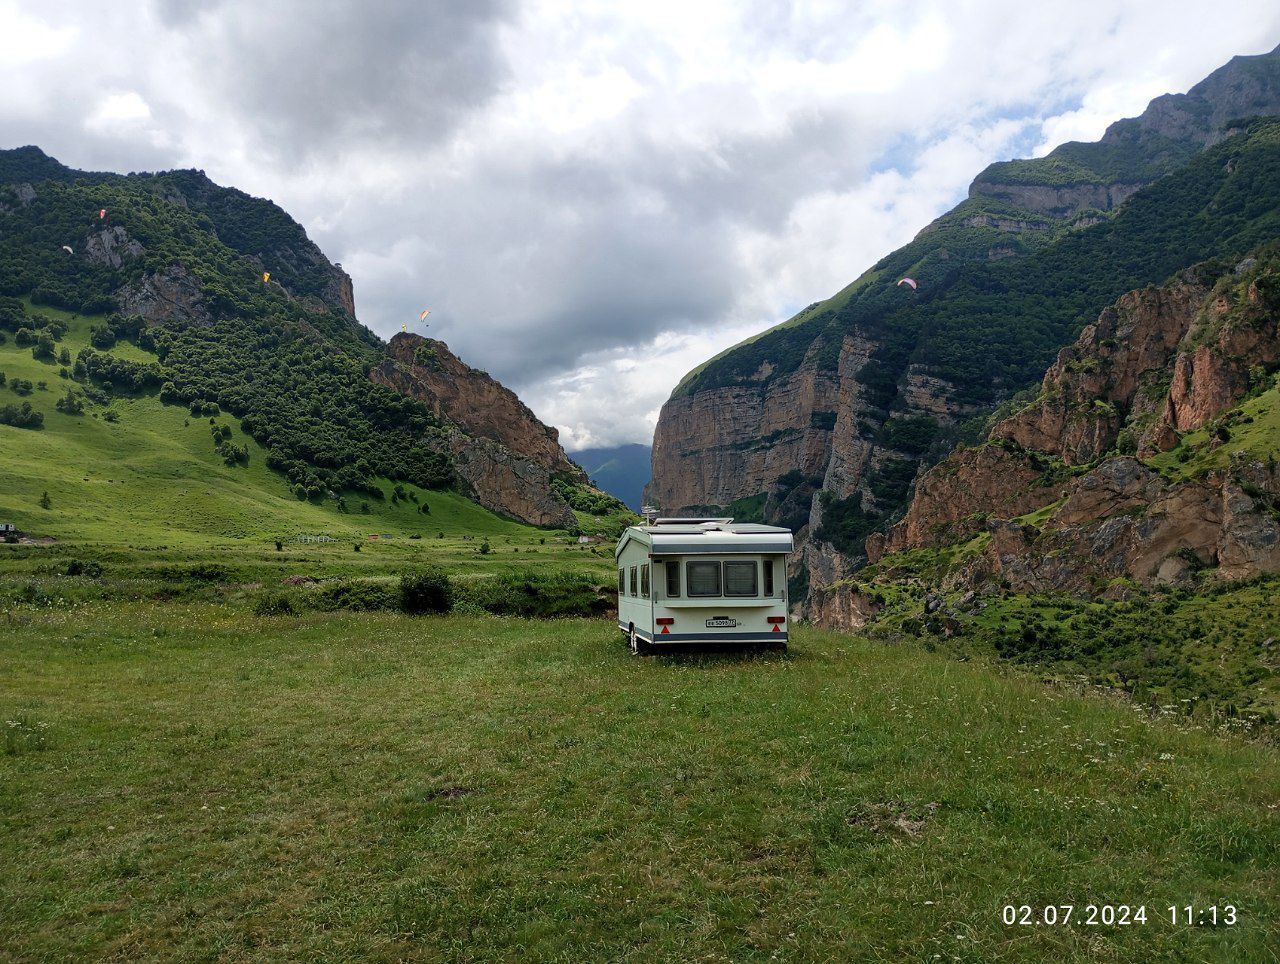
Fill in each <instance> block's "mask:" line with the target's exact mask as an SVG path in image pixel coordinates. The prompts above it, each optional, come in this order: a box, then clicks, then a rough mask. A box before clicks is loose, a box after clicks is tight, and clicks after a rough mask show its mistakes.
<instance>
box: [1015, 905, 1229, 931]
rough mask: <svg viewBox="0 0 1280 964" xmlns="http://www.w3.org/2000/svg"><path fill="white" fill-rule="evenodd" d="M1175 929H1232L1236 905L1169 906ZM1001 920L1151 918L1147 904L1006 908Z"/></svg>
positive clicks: (1111, 922)
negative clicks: (1187, 927)
mask: <svg viewBox="0 0 1280 964" xmlns="http://www.w3.org/2000/svg"><path fill="white" fill-rule="evenodd" d="M1163 916H1164V918H1165V919H1166V920H1168V921H1169V922H1170V923H1172V924H1173V925H1174V926H1178V925H1185V926H1189V927H1204V926H1209V927H1219V926H1225V927H1230V926H1231V925H1232V924H1234V923H1235V922H1236V919H1237V916H1238V911H1237V910H1236V907H1235V905H1233V904H1208V905H1206V906H1202V907H1197V906H1195V905H1193V904H1186V905H1183V906H1181V907H1178V906H1174V905H1170V906H1168V907H1167V908H1165V914H1164V915H1163ZM1000 919H1001V920H1002V921H1003V922H1004V923H1005V924H1007V925H1009V926H1011V927H1015V926H1034V925H1036V924H1042V925H1047V926H1049V927H1053V926H1063V925H1071V924H1075V925H1077V926H1083V927H1130V926H1133V925H1141V924H1146V923H1147V922H1148V921H1150V920H1152V919H1154V916H1152V917H1149V916H1148V914H1147V908H1146V905H1144V904H1084V905H1079V906H1078V905H1076V904H1045V905H1044V906H1043V907H1034V906H1032V905H1031V904H1006V905H1005V906H1004V907H1003V908H1002V909H1001V911H1000Z"/></svg>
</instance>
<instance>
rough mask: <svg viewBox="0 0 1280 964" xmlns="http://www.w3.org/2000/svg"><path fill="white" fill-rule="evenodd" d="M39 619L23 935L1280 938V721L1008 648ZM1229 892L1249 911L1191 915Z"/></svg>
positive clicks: (1261, 947)
mask: <svg viewBox="0 0 1280 964" xmlns="http://www.w3.org/2000/svg"><path fill="white" fill-rule="evenodd" d="M9 619H10V622H9V623H8V624H7V625H6V626H5V627H4V630H5V631H4V632H3V633H0V721H13V722H12V723H3V725H4V726H5V731H6V735H5V737H4V739H5V740H6V743H5V752H4V754H3V755H0V906H2V907H3V908H4V909H5V910H4V913H3V914H0V958H5V957H9V958H13V959H42V958H61V957H87V956H93V957H114V958H119V959H131V960H136V959H140V958H143V959H145V958H149V957H165V958H174V957H177V958H182V959H191V958H211V957H215V956H222V957H226V958H230V959H248V958H272V959H281V958H290V959H315V958H318V957H321V958H344V959H350V958H352V957H370V958H374V959H388V960H389V959H402V958H415V959H426V960H563V961H578V960H586V959H627V960H637V961H639V960H728V959H732V960H739V961H741V960H841V961H844V960H872V961H901V960H935V959H940V960H963V961H1040V960H1046V959H1054V958H1056V959H1060V960H1086V959H1087V960H1102V961H1127V960H1144V961H1145V960H1168V959H1178V960H1197V961H1198V960H1207V961H1218V960H1223V961H1225V960H1232V961H1251V960H1258V961H1266V960H1274V959H1275V957H1274V953H1275V952H1274V949H1275V947H1276V940H1277V937H1278V936H1280V931H1278V929H1277V928H1278V926H1280V879H1278V877H1277V866H1280V809H1278V808H1277V807H1278V804H1280V753H1277V752H1276V751H1275V750H1274V749H1273V748H1268V747H1265V746H1260V745H1254V744H1247V743H1244V742H1243V741H1240V740H1236V739H1227V738H1224V737H1220V736H1214V735H1211V734H1208V733H1203V732H1197V731H1192V730H1186V729H1177V728H1175V727H1173V726H1172V725H1170V724H1166V723H1162V722H1150V721H1148V720H1147V719H1146V718H1145V717H1143V716H1141V715H1140V714H1139V713H1138V712H1137V711H1136V709H1135V708H1134V707H1131V706H1127V705H1121V704H1116V703H1111V702H1107V701H1104V700H1101V699H1099V698H1096V697H1092V696H1080V695H1077V694H1074V693H1071V692H1067V691H1065V690H1060V689H1050V688H1046V687H1044V686H1043V685H1041V684H1039V683H1036V682H1034V681H1032V680H1030V679H1027V678H1025V677H1022V676H1019V675H1016V674H1006V673H1001V672H998V671H996V670H993V669H992V668H991V667H989V666H986V665H981V664H978V663H963V664H962V663H956V662H954V661H953V660H950V659H948V658H947V657H945V656H942V655H939V654H928V653H922V652H920V651H919V650H918V649H916V648H912V647H893V646H885V645H881V644H875V643H871V642H867V641H864V640H860V639H855V638H851V637H847V636H842V635H838V634H834V633H826V632H820V631H803V630H802V631H801V632H800V633H799V634H798V636H797V639H796V642H795V645H794V647H793V653H792V655H791V656H790V657H779V656H738V655H733V654H724V655H716V656H712V657H703V658H694V657H664V658H654V659H635V658H630V657H628V656H626V655H625V654H624V651H623V646H622V644H621V642H620V640H619V639H617V638H615V634H614V632H613V631H612V630H611V629H610V627H609V625H608V624H607V623H605V622H597V621H586V620H567V621H558V622H530V621H519V620H502V619H492V618H475V619H472V618H463V617H449V618H427V619H418V620H413V619H408V618H405V617H402V616H396V615H389V614H385V615H384V614H368V615H354V614H343V615H326V614H313V615H306V616H300V617H296V618H274V619H257V618H249V617H246V616H245V615H244V613H243V612H239V611H236V610H234V609H232V608H230V607H225V606H206V605H203V604H199V605H178V604H172V605H167V606H160V607H156V606H136V607H135V606H133V605H130V604H123V605H121V604H115V605H111V606H109V607H108V606H105V605H97V604H94V605H90V606H88V607H80V608H78V609H75V610H72V611H61V612H59V611H54V612H47V613H31V612H30V611H28V610H14V611H13V612H12V613H11V615H10V617H9ZM13 724H17V725H13ZM1090 902H1092V903H1097V904H1103V903H1110V904H1128V905H1137V904H1144V905H1145V906H1146V908H1147V914H1148V923H1146V924H1145V925H1130V926H1128V927H1106V926H1088V925H1086V924H1084V923H1082V922H1081V918H1082V917H1083V915H1084V905H1085V904H1087V903H1090ZM1214 902H1217V903H1219V904H1220V905H1221V904H1223V903H1232V904H1234V905H1235V906H1236V907H1237V908H1238V909H1239V910H1238V913H1239V922H1238V923H1237V924H1236V925H1235V926H1233V927H1223V926H1219V927H1216V928H1215V927H1194V926H1185V925H1179V926H1176V927H1175V926H1174V925H1172V924H1170V923H1169V922H1168V917H1167V915H1168V911H1167V909H1166V908H1167V906H1168V905H1170V904H1178V905H1185V904H1188V903H1194V904H1195V905H1196V906H1197V907H1199V906H1201V905H1208V904H1211V903H1214ZM1011 903H1012V904H1024V903H1025V904H1031V905H1034V906H1037V907H1039V906H1042V905H1045V904H1050V903H1052V904H1068V903H1069V904H1074V905H1076V908H1077V909H1076V911H1075V917H1076V919H1075V921H1073V923H1072V924H1071V925H1069V926H1056V927H1048V926H1044V925H1041V926H1026V927H1017V926H1014V927H1008V926H1005V925H1003V924H1002V923H1001V909H1002V907H1003V906H1004V905H1006V904H1011ZM937 955H940V957H939V956H937Z"/></svg>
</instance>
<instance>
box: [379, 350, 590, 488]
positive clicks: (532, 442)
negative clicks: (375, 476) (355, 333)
mask: <svg viewBox="0 0 1280 964" xmlns="http://www.w3.org/2000/svg"><path fill="white" fill-rule="evenodd" d="M369 377H370V378H372V379H373V380H374V381H375V382H378V383H379V384H381V385H386V386H387V387H388V388H391V389H394V390H395V391H397V392H400V393H401V394H402V395H407V396H409V397H410V398H416V399H418V400H419V401H420V402H424V403H425V404H426V405H427V406H428V407H430V408H431V410H432V411H433V412H435V414H436V415H437V416H439V417H440V418H441V419H443V420H445V421H447V422H450V423H452V424H454V425H456V426H458V427H459V428H460V429H462V431H464V432H466V433H467V434H468V435H470V436H472V437H474V438H481V439H490V440H492V441H494V442H498V443H499V444H501V445H503V446H505V447H506V448H507V449H509V450H510V451H511V452H512V453H514V454H515V455H517V456H520V457H522V458H524V459H526V460H528V461H529V462H532V463H533V464H535V465H538V466H541V467H542V468H543V469H544V470H545V471H546V472H549V473H556V474H561V475H565V476H569V477H572V478H577V479H581V480H582V481H585V477H583V475H582V470H581V469H579V468H578V467H577V466H576V465H574V464H573V463H572V462H570V461H569V457H568V456H567V455H565V452H564V449H563V448H561V447H560V436H559V433H558V432H557V431H556V430H555V429H554V428H551V427H550V426H547V425H544V424H542V422H540V421H538V418H537V416H536V415H534V414H533V412H531V411H530V410H529V407H528V406H527V405H525V404H524V403H523V402H522V401H520V399H519V397H517V395H516V393H515V392H513V391H511V389H509V388H507V387H506V386H505V385H503V384H502V383H501V382H499V381H498V380H497V379H495V378H493V377H491V376H490V375H488V374H486V373H485V372H482V371H479V370H478V369H475V368H472V367H471V366H470V365H468V364H466V362H464V361H462V360H461V359H460V358H458V356H457V355H455V354H453V352H451V351H450V350H449V346H448V345H446V344H445V343H444V342H442V341H437V340H435V339H433V338H424V337H422V336H421V335H415V334H409V333H403V332H402V333H401V334H398V335H396V336H395V337H394V338H392V339H391V344H390V345H388V346H387V355H386V358H384V359H383V361H382V362H381V364H379V365H378V366H376V367H375V368H374V369H373V370H372V372H370V375H369Z"/></svg>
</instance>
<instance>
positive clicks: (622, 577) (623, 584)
mask: <svg viewBox="0 0 1280 964" xmlns="http://www.w3.org/2000/svg"><path fill="white" fill-rule="evenodd" d="M626 594H627V570H625V569H619V570H618V595H619V596H625V595H626Z"/></svg>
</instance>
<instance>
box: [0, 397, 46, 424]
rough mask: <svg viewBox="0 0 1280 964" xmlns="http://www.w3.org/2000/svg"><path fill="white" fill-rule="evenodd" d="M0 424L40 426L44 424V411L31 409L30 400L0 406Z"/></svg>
mask: <svg viewBox="0 0 1280 964" xmlns="http://www.w3.org/2000/svg"><path fill="white" fill-rule="evenodd" d="M0 425H12V426H13V427H14V428H40V427H41V426H42V425H44V413H43V412H37V411H36V410H35V409H33V408H32V407H31V403H30V402H23V403H22V404H21V405H4V406H0Z"/></svg>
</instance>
